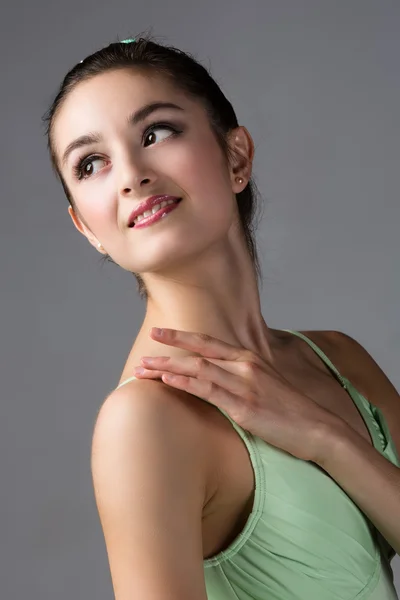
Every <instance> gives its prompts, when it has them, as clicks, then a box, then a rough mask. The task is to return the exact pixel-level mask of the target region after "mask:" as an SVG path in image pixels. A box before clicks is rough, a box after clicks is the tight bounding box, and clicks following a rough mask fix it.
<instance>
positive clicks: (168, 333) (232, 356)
mask: <svg viewBox="0 0 400 600" xmlns="http://www.w3.org/2000/svg"><path fill="white" fill-rule="evenodd" d="M156 330H157V328H156V327H153V328H152V330H151V332H150V335H151V336H152V337H153V338H154V339H156V340H157V341H158V342H161V343H162V344H167V345H168V346H178V347H179V348H185V349H186V350H191V351H193V352H197V353H198V354H202V355H203V356H206V357H207V358H222V359H224V360H244V359H246V358H249V355H250V354H252V353H251V352H250V350H246V349H244V348H238V347H237V346H233V345H232V344H228V343H227V342H224V341H223V340H220V339H218V338H215V337H212V336H210V335H207V334H206V333H200V332H194V331H181V330H177V329H162V330H161V331H162V333H161V334H159V333H157V332H156Z"/></svg>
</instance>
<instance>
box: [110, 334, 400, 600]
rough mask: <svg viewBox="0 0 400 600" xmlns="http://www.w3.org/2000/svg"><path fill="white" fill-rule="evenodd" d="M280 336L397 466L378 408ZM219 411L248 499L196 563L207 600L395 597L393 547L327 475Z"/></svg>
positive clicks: (393, 599)
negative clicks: (340, 392)
mask: <svg viewBox="0 0 400 600" xmlns="http://www.w3.org/2000/svg"><path fill="white" fill-rule="evenodd" d="M283 331H288V332H290V333H292V334H294V335H297V336H299V337H301V338H302V339H303V340H304V341H305V342H306V343H308V344H309V345H310V346H311V348H312V349H313V350H314V351H315V352H316V353H317V354H318V355H319V356H320V358H321V359H322V360H323V361H324V362H325V363H326V365H327V366H328V367H329V368H330V369H331V371H332V372H333V374H334V375H335V377H337V379H338V380H339V382H340V383H341V384H342V386H343V387H344V388H345V389H346V390H347V392H348V393H349V395H350V397H351V398H352V400H353V402H354V403H355V405H356V407H357V408H358V410H359V412H360V414H361V416H362V417H363V419H364V421H365V423H366V426H367V427H368V430H369V432H370V434H371V438H372V440H373V444H374V447H375V448H376V449H377V450H378V452H380V453H381V454H382V455H383V456H385V458H387V460H390V461H391V462H392V463H393V464H395V465H396V466H398V467H400V459H399V455H398V453H397V451H396V448H395V445H394V442H393V439H392V437H391V435H390V431H389V428H388V426H387V423H386V420H385V418H384V415H383V413H382V412H381V410H380V409H379V408H378V407H376V406H374V405H372V404H371V403H370V402H369V401H368V400H367V399H366V398H365V397H364V396H362V395H361V394H360V393H359V392H358V391H357V390H356V389H355V388H354V386H353V385H352V384H351V382H350V381H349V380H348V379H346V378H344V377H342V375H341V374H340V373H339V372H338V371H337V369H336V368H335V366H334V365H333V364H332V363H331V361H330V360H329V358H328V357H327V356H326V355H325V354H324V352H322V350H321V349H320V348H318V346H316V345H315V344H314V343H313V342H312V341H311V340H310V339H309V338H307V337H306V336H304V335H303V334H301V333H300V332H297V331H292V330H290V329H285V330H283ZM132 379H135V377H131V378H129V379H128V380H126V381H124V382H123V383H121V384H120V385H124V384H125V383H127V382H128V381H131V380H132ZM118 387H120V386H118ZM219 410H220V411H221V412H222V414H224V415H225V416H226V418H227V419H229V421H230V422H231V423H232V426H233V427H234V429H235V430H236V431H237V433H238V435H240V437H241V438H242V440H243V442H244V443H245V445H246V448H247V450H248V452H249V456H250V459H251V463H252V467H253V470H254V476H255V494H254V504H253V509H252V512H251V514H250V516H249V518H248V520H247V523H246V525H245V526H244V529H243V530H242V532H241V533H240V534H239V535H238V536H237V537H236V539H235V540H234V541H233V542H232V543H231V544H230V545H229V547H228V548H227V549H226V550H225V551H223V552H220V553H219V554H217V555H216V556H214V557H212V558H209V559H205V560H204V561H203V567H204V577H205V583H206V589H207V597H208V600H356V599H357V600H366V599H368V600H398V596H397V594H396V590H395V588H394V584H393V571H392V569H391V566H390V561H391V559H392V558H393V556H394V555H395V552H394V550H393V549H392V548H391V546H390V545H389V544H388V542H387V541H386V540H385V539H384V538H383V536H382V535H381V534H380V533H379V532H378V530H377V529H376V528H375V527H374V526H373V525H372V523H371V522H370V521H369V519H368V518H367V517H366V516H365V515H364V513H362V511H361V510H360V509H359V508H358V507H357V505H356V504H355V503H354V502H353V501H352V500H351V498H350V497H349V496H348V495H347V494H346V493H345V492H344V490H343V489H342V488H341V487H340V486H339V485H338V484H337V483H336V482H335V481H334V480H333V479H332V478H331V477H330V476H329V475H328V473H327V472H326V471H324V470H323V469H322V468H320V467H319V466H318V465H316V464H315V463H313V462H309V461H304V460H301V459H298V458H296V457H294V456H292V455H291V454H289V453H287V452H284V451H283V450H280V449H279V448H276V447H275V446H272V445H270V444H268V443H266V442H265V441H264V440H262V439H261V438H259V437H257V436H254V435H252V434H251V433H249V432H248V431H246V430H244V429H243V428H241V427H240V426H239V425H238V424H237V423H236V422H235V421H233V419H231V418H230V417H229V415H228V414H227V413H226V412H225V411H224V410H222V409H219Z"/></svg>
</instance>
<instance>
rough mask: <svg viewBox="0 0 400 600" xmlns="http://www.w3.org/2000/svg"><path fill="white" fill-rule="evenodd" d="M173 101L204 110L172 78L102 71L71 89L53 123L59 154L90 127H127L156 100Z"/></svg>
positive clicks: (89, 129) (132, 72)
mask: <svg viewBox="0 0 400 600" xmlns="http://www.w3.org/2000/svg"><path fill="white" fill-rule="evenodd" d="M163 100H168V101H173V102H175V103H176V104H179V105H180V106H182V108H184V110H185V111H189V110H190V111H193V110H195V111H196V110H200V107H199V106H198V104H197V103H195V102H194V101H193V100H191V99H189V98H188V97H187V96H186V95H185V94H184V93H183V92H182V91H181V90H179V89H178V88H177V87H176V86H174V85H173V83H172V82H170V81H169V80H168V79H166V78H164V77H161V76H159V75H156V74H147V73H146V74H145V73H140V72H134V71H132V70H128V69H119V70H114V71H107V72H106V73H101V74H100V75H96V76H94V77H93V78H91V79H89V80H86V81H82V82H80V83H79V84H77V86H76V87H75V88H74V89H73V90H72V91H71V92H70V93H69V95H68V96H67V98H66V99H65V101H64V103H63V104H62V106H61V108H60V110H59V112H58V114H57V117H56V119H55V121H54V124H53V142H54V147H55V150H56V153H57V156H58V157H59V156H60V155H61V153H62V151H63V149H64V148H65V147H66V146H67V145H68V144H69V142H71V140H73V139H75V138H76V137H78V136H80V135H83V134H85V133H88V132H90V131H101V132H102V133H103V134H104V135H107V129H108V128H111V127H113V128H114V127H115V126H117V127H118V126H119V125H120V126H121V127H125V126H126V125H125V119H126V116H127V115H128V114H129V113H131V112H132V111H134V110H136V109H138V108H140V107H141V106H143V105H145V104H147V103H149V102H153V101H163Z"/></svg>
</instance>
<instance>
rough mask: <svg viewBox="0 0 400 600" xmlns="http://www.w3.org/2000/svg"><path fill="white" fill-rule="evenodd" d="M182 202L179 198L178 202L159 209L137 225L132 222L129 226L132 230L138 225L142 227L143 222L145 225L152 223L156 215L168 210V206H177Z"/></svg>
mask: <svg viewBox="0 0 400 600" xmlns="http://www.w3.org/2000/svg"><path fill="white" fill-rule="evenodd" d="M181 201H182V198H178V200H176V201H175V202H172V203H170V204H167V205H165V206H163V207H162V208H159V209H158V210H157V211H156V212H154V213H153V214H151V215H147V216H146V217H143V218H142V219H140V221H137V222H136V223H135V222H132V223H131V224H130V225H129V227H130V228H132V227H135V226H137V225H140V224H141V223H142V222H143V225H145V224H146V222H147V221H149V222H150V221H152V220H153V217H155V215H158V214H159V213H160V212H161V211H162V210H165V209H166V208H167V207H168V206H175V205H177V204H179V203H180V202H181ZM168 212H169V211H168Z"/></svg>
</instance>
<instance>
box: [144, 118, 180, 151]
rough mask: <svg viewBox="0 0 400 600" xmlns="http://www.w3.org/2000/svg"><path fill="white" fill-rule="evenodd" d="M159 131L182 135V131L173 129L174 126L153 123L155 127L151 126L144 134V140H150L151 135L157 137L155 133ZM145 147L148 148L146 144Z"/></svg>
mask: <svg viewBox="0 0 400 600" xmlns="http://www.w3.org/2000/svg"><path fill="white" fill-rule="evenodd" d="M157 129H161V130H164V131H169V132H172V135H178V134H179V133H182V131H181V130H179V129H176V127H172V125H168V123H153V125H151V126H150V127H149V128H148V129H146V131H145V132H144V135H143V139H148V138H149V137H150V136H151V135H152V136H154V137H156V135H155V131H156V130H157ZM167 137H168V136H167ZM159 141H162V140H159ZM145 147H146V144H145Z"/></svg>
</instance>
